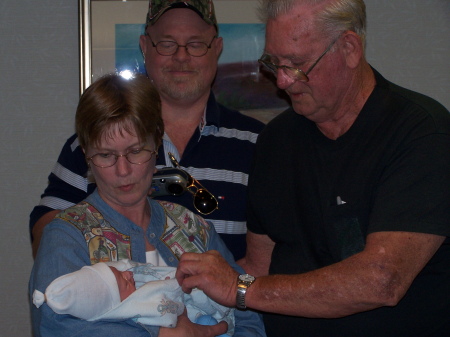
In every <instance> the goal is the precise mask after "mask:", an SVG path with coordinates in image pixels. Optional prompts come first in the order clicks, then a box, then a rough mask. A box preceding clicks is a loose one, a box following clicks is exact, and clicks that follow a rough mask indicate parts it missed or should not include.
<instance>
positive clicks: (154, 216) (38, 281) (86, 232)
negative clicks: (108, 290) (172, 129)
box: [29, 75, 265, 337]
mask: <svg viewBox="0 0 450 337" xmlns="http://www.w3.org/2000/svg"><path fill="white" fill-rule="evenodd" d="M76 132H77V134H78V137H79V142H80V145H81V147H82V148H83V151H84V153H85V155H86V161H87V163H88V165H89V168H90V174H91V175H92V178H93V179H95V181H96V184H97V189H96V191H95V192H94V193H93V194H91V195H90V196H89V197H87V198H86V199H85V200H84V201H83V202H81V203H79V204H77V205H75V206H72V207H70V208H68V209H66V210H65V211H63V212H61V213H60V214H58V215H57V216H56V218H55V219H54V220H53V221H52V222H51V223H50V224H49V225H48V226H46V228H45V231H44V234H43V237H42V241H41V245H40V248H39V251H38V254H37V257H36V260H35V264H34V267H33V270H32V274H31V278H30V285H29V290H30V295H31V294H32V293H33V291H34V290H39V291H41V292H44V291H45V289H46V288H47V286H48V285H49V284H50V283H51V282H52V281H53V280H54V279H56V278H58V277H59V276H61V275H64V274H68V273H71V272H74V271H76V270H79V269H80V268H81V267H83V266H87V265H93V264H95V263H97V262H108V261H119V260H122V259H132V260H134V261H137V262H141V263H147V262H150V263H152V264H154V265H159V266H172V267H176V266H177V265H178V258H179V257H180V256H181V255H182V254H183V253H184V252H197V253H203V252H205V251H207V250H217V251H219V252H220V253H221V254H222V255H223V256H224V257H225V258H226V259H227V261H229V263H230V264H231V265H232V266H233V267H234V268H235V269H236V270H239V269H240V267H238V266H237V265H236V263H235V262H234V261H233V257H232V255H231V253H230V252H229V251H228V250H227V248H226V247H225V245H224V243H223V242H222V241H221V239H220V238H219V236H218V234H217V233H216V231H215V230H214V228H213V227H212V226H211V225H210V224H209V223H207V222H206V221H205V220H204V219H202V218H200V217H198V216H197V215H194V214H193V213H192V212H190V211H189V210H188V209H186V208H184V207H182V206H180V205H177V204H172V203H168V202H161V201H155V200H153V199H151V198H149V197H148V191H149V190H150V187H151V182H152V177H153V174H154V172H155V171H156V169H155V158H156V154H157V150H158V147H159V145H160V144H161V140H162V137H163V134H164V126H163V121H162V119H161V103H160V100H159V95H158V93H157V92H156V90H155V89H154V87H153V86H152V84H151V82H150V81H149V80H148V79H147V78H145V77H142V76H137V75H136V76H135V77H134V78H132V79H130V80H126V79H123V78H122V77H120V76H119V75H107V76H105V77H103V78H101V79H99V80H97V81H96V82H95V83H94V84H92V85H91V86H90V87H89V88H88V89H87V90H86V91H85V92H84V94H83V95H82V97H81V99H80V102H79V105H78V108H77V113H76ZM239 271H240V272H242V270H239ZM86 291H87V292H89V291H90V287H89V283H88V282H87V283H86ZM92 296H95V294H92ZM31 312H32V322H33V331H34V336H35V337H37V336H133V337H136V336H159V337H164V336H178V337H180V336H195V337H199V336H216V335H219V334H222V333H225V332H226V331H227V324H226V323H224V322H221V323H219V324H217V325H214V326H200V325H197V324H194V323H191V322H190V321H189V319H188V318H187V316H186V315H185V314H183V315H181V316H179V317H178V322H177V326H176V327H175V328H163V327H161V328H160V327H158V326H149V325H144V324H142V323H140V322H138V321H137V320H134V319H124V320H109V321H103V320H102V321H94V322H91V321H86V320H81V319H78V318H76V317H73V316H70V315H60V314H56V313H55V312H53V311H52V310H51V309H50V307H49V306H48V305H47V304H45V303H44V304H43V305H42V306H41V307H40V308H36V307H34V306H32V309H31ZM235 322H236V326H235V334H234V336H246V337H247V336H265V333H264V328H263V325H262V321H261V320H260V318H259V315H257V314H256V313H253V312H250V311H238V310H236V312H235Z"/></svg>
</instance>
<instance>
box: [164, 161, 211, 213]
mask: <svg viewBox="0 0 450 337" xmlns="http://www.w3.org/2000/svg"><path fill="white" fill-rule="evenodd" d="M168 155H169V158H170V161H171V162H172V165H173V166H174V167H176V168H179V169H181V167H180V164H179V163H178V161H177V160H176V159H175V157H174V155H173V154H172V153H170V152H169V153H168ZM185 172H186V171H185ZM186 173H187V172H186ZM187 174H188V173H187ZM188 176H189V181H188V184H189V185H188V186H186V188H187V190H188V191H189V192H190V193H192V194H193V195H194V207H195V209H196V210H197V211H199V212H200V213H201V214H204V215H208V214H211V213H212V212H214V211H215V210H216V209H218V208H219V207H218V206H219V205H218V202H217V199H216V198H215V197H214V195H212V194H211V192H209V191H208V190H207V189H206V188H204V187H203V186H202V184H200V182H199V181H198V180H196V179H195V178H194V177H192V176H191V175H190V174H188Z"/></svg>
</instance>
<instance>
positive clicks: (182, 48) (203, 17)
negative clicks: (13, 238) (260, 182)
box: [30, 0, 263, 259]
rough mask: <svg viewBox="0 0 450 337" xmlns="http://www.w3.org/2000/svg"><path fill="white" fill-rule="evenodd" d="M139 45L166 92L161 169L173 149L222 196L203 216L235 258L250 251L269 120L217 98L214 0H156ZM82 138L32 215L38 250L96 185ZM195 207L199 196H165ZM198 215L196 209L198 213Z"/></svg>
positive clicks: (70, 144)
mask: <svg viewBox="0 0 450 337" xmlns="http://www.w3.org/2000/svg"><path fill="white" fill-rule="evenodd" d="M145 31H146V33H145V35H143V36H141V39H140V46H141V49H142V52H143V54H144V56H145V65H146V69H147V73H148V76H149V78H150V79H151V80H152V81H153V84H154V85H155V86H156V88H157V89H158V91H159V93H160V95H161V102H162V115H163V120H164V127H165V136H164V140H163V146H162V147H161V148H160V150H159V158H158V161H157V168H162V167H164V166H172V164H171V162H170V160H169V158H168V155H167V153H168V152H171V153H173V154H174V156H175V158H176V159H177V160H178V161H179V163H180V165H181V166H182V167H183V168H184V169H186V171H188V172H189V173H190V174H191V175H192V176H193V177H194V178H196V179H197V180H199V181H200V183H201V184H202V185H203V186H204V187H206V188H207V189H208V190H209V191H210V192H211V193H212V194H213V195H214V196H215V197H216V199H218V202H219V207H218V209H216V210H214V211H213V212H212V213H210V214H207V215H202V216H204V218H206V219H207V220H209V221H210V222H212V223H213V224H214V226H215V228H216V231H217V232H218V233H219V234H220V236H221V238H222V239H223V240H224V242H225V244H226V245H227V247H228V248H229V249H230V251H231V252H232V253H233V255H234V257H235V259H239V258H242V257H243V256H244V254H245V234H246V231H247V228H246V214H245V208H246V203H245V197H246V189H247V179H248V172H249V170H250V161H251V158H252V156H253V151H254V145H255V142H256V138H257V136H258V133H259V132H260V131H261V129H262V128H263V124H262V123H261V122H259V121H257V120H255V119H252V118H249V117H247V116H244V115H242V114H240V113H239V112H237V111H234V110H230V109H227V108H225V107H224V106H222V105H220V104H218V103H217V102H216V100H215V97H214V94H213V93H212V92H211V84H212V82H213V80H214V77H215V74H216V71H217V63H218V58H219V55H220V53H221V51H222V38H221V37H219V36H218V27H217V20H216V16H215V12H214V5H213V2H212V0H191V1H178V0H175V1H174V0H170V1H169V0H162V1H161V0H151V1H150V6H149V12H148V15H147V27H146V30H145ZM87 169H88V168H87V165H86V160H85V158H84V154H83V152H82V151H81V149H80V147H79V146H78V140H77V136H76V135H74V136H72V137H71V138H70V139H69V140H68V141H67V142H66V144H65V146H64V148H63V150H62V152H61V154H60V157H59V159H58V163H57V164H56V165H55V168H54V169H53V171H52V173H51V174H50V176H49V182H50V183H49V185H48V187H47V188H46V190H45V192H44V194H43V195H42V199H41V202H40V205H39V206H36V207H35V208H34V210H33V212H32V213H31V216H30V231H31V233H32V237H33V251H34V253H36V250H37V247H38V245H39V241H40V236H41V233H42V230H43V228H44V226H45V225H46V224H47V223H48V222H49V221H51V220H52V219H53V217H54V215H55V214H57V213H58V212H59V210H60V209H65V208H67V207H70V206H71V205H73V204H76V203H77V202H79V201H81V200H83V199H84V198H85V197H86V196H87V194H90V193H92V191H93V190H94V188H95V184H93V183H89V184H88V180H87V179H86V175H87ZM159 199H165V200H169V201H172V202H176V203H179V204H182V205H184V206H185V207H187V208H189V209H191V210H192V211H194V212H197V210H196V209H195V208H194V206H193V197H192V194H190V193H185V194H184V195H182V196H177V197H160V198H159ZM197 213H198V212H197Z"/></svg>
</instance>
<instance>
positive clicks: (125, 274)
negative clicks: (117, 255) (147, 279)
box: [110, 267, 136, 301]
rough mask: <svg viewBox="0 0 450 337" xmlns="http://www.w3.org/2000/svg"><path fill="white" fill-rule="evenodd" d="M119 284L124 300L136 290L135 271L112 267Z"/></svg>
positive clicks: (121, 297)
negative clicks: (119, 269)
mask: <svg viewBox="0 0 450 337" xmlns="http://www.w3.org/2000/svg"><path fill="white" fill-rule="evenodd" d="M110 268H111V270H112V272H113V274H114V276H115V277H116V280H117V285H118V286H119V293H120V300H121V301H123V300H124V299H126V298H127V297H128V296H130V295H131V294H132V293H134V292H135V291H136V286H135V283H134V278H133V273H132V272H131V271H118V270H117V269H116V268H114V267H110Z"/></svg>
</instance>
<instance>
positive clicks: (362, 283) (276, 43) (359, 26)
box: [177, 0, 450, 337]
mask: <svg viewBox="0 0 450 337" xmlns="http://www.w3.org/2000/svg"><path fill="white" fill-rule="evenodd" d="M262 12H263V13H264V14H265V16H266V19H267V31H266V47H265V53H264V55H263V56H262V57H261V60H260V62H261V63H262V64H263V65H265V66H266V67H267V68H268V69H269V70H271V71H273V73H274V74H275V76H276V79H277V84H278V86H279V87H280V88H281V89H284V90H285V91H286V92H287V93H288V94H289V96H290V98H291V100H292V109H290V110H288V111H286V112H284V113H283V114H281V115H280V116H279V117H278V118H276V119H274V120H273V121H272V122H271V123H269V125H268V126H267V127H266V129H265V130H264V131H263V132H262V133H261V135H260V137H259V139H258V143H257V150H256V158H255V165H254V168H253V170H252V171H251V174H250V180H249V216H248V228H249V232H248V235H247V243H248V249H247V254H246V258H245V259H244V260H243V261H242V262H241V264H242V266H243V267H244V269H245V270H246V272H247V273H248V274H251V275H253V276H250V275H243V276H240V279H239V280H238V282H236V278H237V275H236V273H235V272H234V271H232V270H231V269H230V268H228V267H227V266H226V265H225V264H224V263H223V262H222V260H221V259H220V257H218V256H217V254H216V253H215V252H210V253H208V254H203V255H199V254H188V255H185V256H183V258H182V261H181V264H180V267H179V270H178V275H177V277H178V279H179V282H180V283H182V285H183V288H184V289H185V290H186V291H189V289H191V288H193V287H198V288H200V289H203V290H204V291H205V292H206V293H207V294H208V295H210V296H212V297H213V298H215V299H216V300H217V301H219V302H221V303H223V304H227V305H237V306H238V307H240V308H245V307H246V306H247V307H250V308H253V309H258V310H261V311H264V312H266V314H265V315H264V316H265V317H264V320H265V325H266V331H267V335H268V336H308V337H310V336H444V335H448V331H450V320H449V315H448V313H449V312H450V245H449V244H448V243H449V239H448V236H449V235H450V226H449V219H450V208H449V205H450V189H449V186H450V151H449V149H450V115H449V113H448V111H447V110H446V109H445V108H444V107H443V106H442V105H440V104H439V103H437V102H435V101H434V100H432V99H431V98H429V97H426V96H423V95H421V94H418V93H415V92H412V91H409V90H406V89H404V88H400V87H398V86H396V85H394V84H392V83H390V82H389V81H387V80H386V79H384V78H383V77H382V76H381V75H380V74H379V73H378V72H377V71H376V70H374V69H373V68H371V66H370V65H369V64H368V62H367V61H366V59H365V57H364V44H365V21H366V19H365V5H364V2H363V1H362V0H340V1H338V0H322V1H320V0H317V1H307V0H278V1H277V0H265V1H263V7H262ZM261 181H264V184H261ZM268 191H270V193H268ZM255 277H256V280H255ZM236 283H238V284H236Z"/></svg>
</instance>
